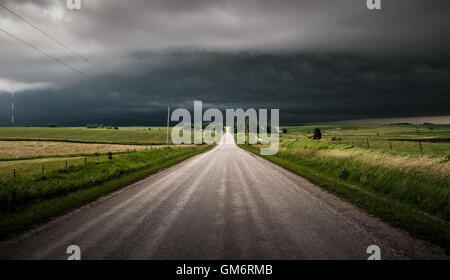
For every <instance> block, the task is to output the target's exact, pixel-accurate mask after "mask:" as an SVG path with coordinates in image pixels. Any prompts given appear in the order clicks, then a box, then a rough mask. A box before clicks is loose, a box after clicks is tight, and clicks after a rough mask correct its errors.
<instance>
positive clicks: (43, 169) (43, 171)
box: [42, 165, 45, 175]
mask: <svg viewBox="0 0 450 280" xmlns="http://www.w3.org/2000/svg"><path fill="white" fill-rule="evenodd" d="M44 173H45V167H44V165H42V175H44Z"/></svg>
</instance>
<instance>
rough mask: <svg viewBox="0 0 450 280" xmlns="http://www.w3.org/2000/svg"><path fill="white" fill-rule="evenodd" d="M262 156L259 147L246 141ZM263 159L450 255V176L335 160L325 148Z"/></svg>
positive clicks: (353, 160) (283, 153)
mask: <svg viewBox="0 0 450 280" xmlns="http://www.w3.org/2000/svg"><path fill="white" fill-rule="evenodd" d="M240 147H241V148H243V149H245V150H247V151H249V152H252V153H254V154H256V155H259V154H260V149H259V147H256V146H247V145H240ZM263 158H265V159H267V160H269V161H271V162H273V163H275V164H277V165H279V166H281V167H283V168H285V169H287V170H289V171H292V172H294V173H296V174H298V175H300V176H302V177H304V178H306V179H308V180H309V181H311V182H313V183H315V184H317V185H319V186H321V187H322V188H324V189H325V190H327V191H328V192H330V193H333V194H335V195H337V196H338V197H340V198H341V199H343V200H346V201H348V202H350V203H352V204H354V205H355V206H357V207H359V208H360V209H362V210H364V211H365V212H367V213H368V214H370V215H373V216H376V217H379V218H380V219H381V220H383V221H384V222H386V223H388V224H391V225H392V226H394V227H397V228H401V229H404V230H406V231H408V232H409V233H411V234H412V235H414V236H416V237H419V238H422V239H425V240H428V241H430V242H432V243H434V244H436V245H439V246H441V247H442V248H443V249H444V250H445V251H446V253H450V223H449V217H450V204H449V194H450V188H449V186H448V184H449V181H448V177H447V176H443V177H439V176H437V177H434V176H433V175H431V174H430V173H426V172H425V173H420V172H419V173H417V171H414V170H402V169H401V168H393V167H385V166H383V164H382V163H379V164H378V166H377V165H376V164H375V165H374V166H368V165H367V164H363V163H362V162H361V161H359V160H358V159H355V158H354V157H350V158H347V159H346V158H332V157H326V156H323V154H321V151H316V150H303V153H301V154H299V153H298V151H297V152H294V151H292V150H291V151H290V150H284V151H283V150H281V151H280V152H279V153H278V154H276V155H274V156H263Z"/></svg>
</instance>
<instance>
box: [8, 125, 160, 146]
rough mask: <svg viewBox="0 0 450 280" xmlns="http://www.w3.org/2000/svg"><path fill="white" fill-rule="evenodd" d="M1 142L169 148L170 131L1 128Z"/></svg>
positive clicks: (154, 129)
mask: <svg viewBox="0 0 450 280" xmlns="http://www.w3.org/2000/svg"><path fill="white" fill-rule="evenodd" d="M0 140H3V141H12V140H27V141H29V140H31V141H65V142H79V143H105V144H129V145H155V144H166V128H165V127H120V128H119V129H106V128H86V127H0Z"/></svg>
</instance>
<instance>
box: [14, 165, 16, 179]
mask: <svg viewBox="0 0 450 280" xmlns="http://www.w3.org/2000/svg"><path fill="white" fill-rule="evenodd" d="M15 180H16V169H15V168H14V181H15Z"/></svg>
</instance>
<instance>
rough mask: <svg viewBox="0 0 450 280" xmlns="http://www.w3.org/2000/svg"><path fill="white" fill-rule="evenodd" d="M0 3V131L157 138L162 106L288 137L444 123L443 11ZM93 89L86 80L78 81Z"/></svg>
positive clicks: (200, 2) (418, 7) (409, 0)
mask: <svg viewBox="0 0 450 280" xmlns="http://www.w3.org/2000/svg"><path fill="white" fill-rule="evenodd" d="M81 2H82V3H81V4H82V9H81V10H69V9H67V7H66V0H33V1H27V0H9V1H5V0H0V3H2V4H4V5H5V6H7V7H9V8H10V9H11V10H13V11H14V12H16V13H17V14H19V15H20V16H22V17H23V18H25V19H26V20H28V21H29V22H31V23H33V24H34V25H36V26H37V27H39V28H40V29H41V30H43V31H45V32H47V33H48V34H50V35H51V36H52V37H54V38H56V39H57V40H58V41H60V42H62V43H63V44H64V45H66V46H67V47H69V48H70V49H72V50H75V51H76V52H77V53H79V54H81V55H82V56H83V58H85V59H88V60H90V61H91V62H92V64H94V65H95V66H94V65H92V64H90V63H88V62H86V61H85V60H84V59H82V58H80V57H78V56H77V55H75V54H74V53H72V52H70V51H68V50H67V49H64V48H62V47H61V46H59V45H58V44H57V43H55V42H53V41H51V40H50V39H49V38H47V37H45V36H44V35H43V34H41V33H39V32H38V31H37V30H36V29H34V28H33V27H31V26H29V25H27V24H26V23H24V22H23V21H21V20H20V19H19V18H17V17H16V16H14V15H13V14H11V13H10V12H8V11H7V10H5V9H4V8H2V7H0V28H1V29H3V30H6V31H7V32H9V33H11V34H13V35H14V36H17V37H18V38H20V39H22V40H24V41H25V42H27V43H29V44H31V45H33V46H35V47H37V48H39V49H40V50H43V51H45V52H47V53H49V54H51V55H52V56H54V57H56V58H58V59H59V60H60V61H62V62H64V63H66V64H67V65H69V66H70V67H72V68H73V69H76V70H77V71H79V72H81V73H83V74H84V76H83V75H80V74H79V73H77V72H75V71H72V70H71V69H69V68H67V67H66V66H63V65H61V64H59V63H55V61H53V60H51V59H50V58H49V57H47V56H45V55H43V54H42V53H40V52H38V51H36V50H34V49H32V48H30V47H28V46H25V45H24V44H23V43H21V42H19V41H17V40H16V39H14V38H12V37H11V36H9V35H7V34H5V33H4V32H2V31H0V50H1V51H0V125H2V126H5V125H10V122H11V121H10V119H11V117H10V116H11V96H10V94H9V92H10V90H11V81H14V82H15V85H16V86H15V88H16V93H17V94H16V96H15V105H16V110H15V111H16V112H15V115H16V124H18V125H46V124H48V123H55V122H56V123H59V124H61V125H85V124H87V123H104V124H113V125H145V124H147V125H156V124H163V123H164V119H165V114H166V113H165V110H167V109H166V108H167V106H171V107H172V108H181V107H183V108H190V107H192V106H193V101H194V100H202V101H203V103H204V104H205V106H206V107H218V108H221V109H225V108H279V109H280V121H281V123H283V124H302V123H313V122H329V121H338V120H346V119H366V118H381V117H408V116H423V115H449V114H450V109H449V108H450V36H449V35H450V34H449V32H450V31H449V30H450V1H448V0H433V1H427V0H382V9H381V10H379V11H371V10H368V9H367V7H366V0H296V1H294V0H279V1H276V0H273V1H269V0H227V1H214V0H157V1H149V0H129V1H121V0H84V1H83V0H81ZM86 76H88V77H86Z"/></svg>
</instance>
